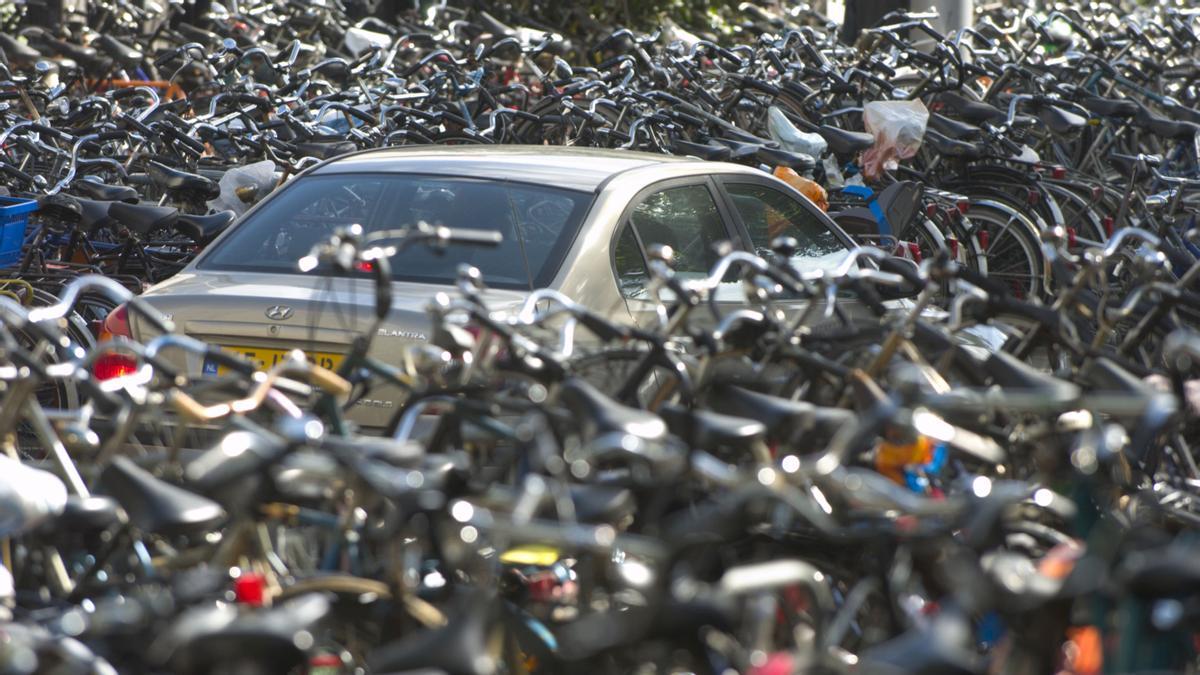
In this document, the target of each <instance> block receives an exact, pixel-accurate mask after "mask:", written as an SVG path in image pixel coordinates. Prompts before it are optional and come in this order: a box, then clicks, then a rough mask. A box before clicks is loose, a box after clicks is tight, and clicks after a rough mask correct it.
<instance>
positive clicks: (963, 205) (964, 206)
mask: <svg viewBox="0 0 1200 675" xmlns="http://www.w3.org/2000/svg"><path fill="white" fill-rule="evenodd" d="M954 206H956V207H957V208H958V212H959V213H961V214H963V215H964V216H965V215H967V211H970V210H971V202H970V200H967V199H960V200H958V201H956V202H954Z"/></svg>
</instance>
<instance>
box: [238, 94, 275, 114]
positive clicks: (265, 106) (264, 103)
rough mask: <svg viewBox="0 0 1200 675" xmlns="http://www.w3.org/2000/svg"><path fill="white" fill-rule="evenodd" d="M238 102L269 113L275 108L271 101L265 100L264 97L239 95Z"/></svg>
mask: <svg viewBox="0 0 1200 675" xmlns="http://www.w3.org/2000/svg"><path fill="white" fill-rule="evenodd" d="M237 102H238V103H245V104H247V105H252V106H254V107H256V108H258V109H259V110H263V111H269V110H271V109H272V108H273V107H274V106H272V105H271V101H269V100H268V99H265V98H263V97H262V96H255V95H254V94H238V95H237Z"/></svg>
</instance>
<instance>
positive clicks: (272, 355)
mask: <svg viewBox="0 0 1200 675" xmlns="http://www.w3.org/2000/svg"><path fill="white" fill-rule="evenodd" d="M221 349H223V350H224V351H227V352H232V353H234V354H237V355H238V356H241V357H242V358H244V359H246V360H247V361H249V362H250V363H253V364H255V365H256V366H258V368H259V370H269V369H270V368H272V367H273V366H274V365H275V364H277V363H279V362H280V361H283V360H284V359H286V358H287V357H288V354H290V353H291V352H292V350H291V349H261V348H258V347H221ZM304 355H305V356H307V357H308V360H309V361H312V362H313V363H315V364H317V365H318V366H321V367H322V368H327V369H329V370H337V368H338V366H340V365H342V359H343V358H345V356H344V355H342V354H336V353H333V352H310V351H307V350H306V351H305V352H304ZM228 372H229V368H227V367H225V366H223V365H220V364H218V363H216V362H214V361H212V360H206V361H205V362H204V374H205V375H224V374H226V373H228Z"/></svg>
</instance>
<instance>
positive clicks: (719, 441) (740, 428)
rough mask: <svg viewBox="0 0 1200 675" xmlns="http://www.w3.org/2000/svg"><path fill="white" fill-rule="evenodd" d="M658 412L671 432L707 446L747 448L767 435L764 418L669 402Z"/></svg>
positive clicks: (694, 443) (708, 447) (711, 447)
mask: <svg viewBox="0 0 1200 675" xmlns="http://www.w3.org/2000/svg"><path fill="white" fill-rule="evenodd" d="M659 414H660V415H662V418H663V420H665V421H666V423H667V427H668V428H670V430H671V433H673V434H675V435H676V436H679V437H680V438H682V439H684V440H685V441H687V442H688V443H689V444H690V445H692V446H695V447H698V448H702V449H705V450H711V449H713V448H718V447H724V448H733V449H737V450H745V449H749V448H750V447H751V446H753V445H754V444H756V443H760V442H762V441H763V439H764V438H765V437H766V435H767V428H766V426H764V425H763V423H762V422H758V421H755V420H751V419H746V418H744V417H733V416H731V415H722V414H721V413H715V412H713V411H711V410H689V409H688V408H684V407H681V406H676V405H669V404H668V405H664V406H663V407H662V408H661V409H660V410H659Z"/></svg>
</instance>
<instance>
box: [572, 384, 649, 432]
mask: <svg viewBox="0 0 1200 675" xmlns="http://www.w3.org/2000/svg"><path fill="white" fill-rule="evenodd" d="M561 399H562V403H563V405H565V406H566V407H567V409H568V410H570V411H571V413H572V414H574V415H575V416H576V418H577V419H578V420H579V423H580V426H581V427H582V428H583V430H584V433H585V435H587V436H588V437H592V438H594V437H596V436H600V435H602V434H606V433H612V432H618V433H625V434H629V435H631V436H637V437H638V438H644V439H646V440H658V439H661V438H663V437H664V436H666V435H667V425H666V423H665V422H663V420H662V418H660V417H659V416H658V415H655V414H654V413H652V412H646V411H645V410H638V409H637V408H630V407H629V406H626V405H622V404H620V403H617V402H616V401H614V400H612V399H611V398H609V397H608V396H606V395H604V394H603V393H601V392H600V391H599V390H598V389H596V388H595V387H593V386H592V385H590V384H588V383H587V382H585V381H583V380H581V379H579V378H577V377H576V378H571V379H569V380H567V381H566V382H565V383H564V384H563V387H562V392H561Z"/></svg>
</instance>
